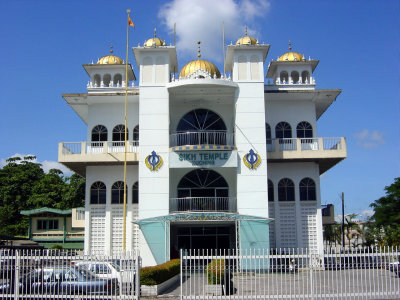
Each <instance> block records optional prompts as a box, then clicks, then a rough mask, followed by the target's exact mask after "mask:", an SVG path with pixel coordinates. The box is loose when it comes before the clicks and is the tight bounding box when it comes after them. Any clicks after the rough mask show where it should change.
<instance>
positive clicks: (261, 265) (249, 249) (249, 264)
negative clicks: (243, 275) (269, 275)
mask: <svg viewBox="0 0 400 300" xmlns="http://www.w3.org/2000/svg"><path fill="white" fill-rule="evenodd" d="M239 234H240V236H239V238H240V252H241V255H245V256H247V255H249V256H254V255H268V254H269V225H268V223H267V222H262V221H261V222H260V221H250V220H242V221H240V232H239ZM268 267H269V260H268V259H254V258H252V259H242V261H241V268H242V269H243V270H254V269H259V270H266V269H268Z"/></svg>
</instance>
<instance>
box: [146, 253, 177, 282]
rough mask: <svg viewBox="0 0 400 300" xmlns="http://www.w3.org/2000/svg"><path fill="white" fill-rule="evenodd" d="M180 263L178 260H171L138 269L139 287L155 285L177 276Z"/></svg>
mask: <svg viewBox="0 0 400 300" xmlns="http://www.w3.org/2000/svg"><path fill="white" fill-rule="evenodd" d="M180 265H181V262H180V260H179V259H172V260H170V261H167V262H166V263H163V264H161V265H157V266H154V267H144V268H141V269H140V284H141V285H157V284H160V283H162V282H164V281H166V280H168V279H170V278H172V277H174V276H175V275H177V274H179V272H180V270H181V268H180Z"/></svg>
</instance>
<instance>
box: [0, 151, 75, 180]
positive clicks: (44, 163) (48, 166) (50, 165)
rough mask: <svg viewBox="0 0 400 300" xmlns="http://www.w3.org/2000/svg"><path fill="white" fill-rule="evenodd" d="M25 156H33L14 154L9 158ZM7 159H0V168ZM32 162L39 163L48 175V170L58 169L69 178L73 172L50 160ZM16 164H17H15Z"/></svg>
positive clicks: (34, 160)
mask: <svg viewBox="0 0 400 300" xmlns="http://www.w3.org/2000/svg"><path fill="white" fill-rule="evenodd" d="M27 156H35V155H33V154H20V153H15V154H14V155H12V156H11V157H21V158H24V157H27ZM6 159H7V158H1V159H0V167H1V168H2V167H4V166H5V165H6V164H7V162H6ZM32 162H34V163H39V164H41V165H42V169H43V171H44V172H45V173H48V172H49V171H50V169H59V170H61V171H62V172H63V173H64V175H65V176H71V175H72V174H73V172H72V171H71V170H70V169H68V168H67V167H66V166H64V165H62V164H60V163H59V162H57V161H51V160H44V161H38V160H37V158H35V159H33V160H32ZM17 163H18V162H17Z"/></svg>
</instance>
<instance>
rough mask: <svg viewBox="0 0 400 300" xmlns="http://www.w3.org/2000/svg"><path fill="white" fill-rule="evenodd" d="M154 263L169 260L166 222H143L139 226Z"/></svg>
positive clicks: (167, 226)
mask: <svg viewBox="0 0 400 300" xmlns="http://www.w3.org/2000/svg"><path fill="white" fill-rule="evenodd" d="M140 229H141V230H142V233H143V235H144V237H145V239H146V242H147V244H148V245H149V247H150V250H151V253H152V254H153V256H154V258H155V260H156V263H157V264H158V265H159V264H162V263H165V262H166V261H168V260H169V245H168V244H169V224H168V223H166V222H153V223H145V224H142V225H141V226H140ZM167 242H168V244H167Z"/></svg>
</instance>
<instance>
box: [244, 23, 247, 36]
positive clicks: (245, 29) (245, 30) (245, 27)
mask: <svg viewBox="0 0 400 300" xmlns="http://www.w3.org/2000/svg"><path fill="white" fill-rule="evenodd" d="M244 35H245V36H247V25H246V26H244Z"/></svg>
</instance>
